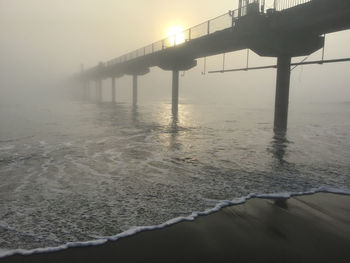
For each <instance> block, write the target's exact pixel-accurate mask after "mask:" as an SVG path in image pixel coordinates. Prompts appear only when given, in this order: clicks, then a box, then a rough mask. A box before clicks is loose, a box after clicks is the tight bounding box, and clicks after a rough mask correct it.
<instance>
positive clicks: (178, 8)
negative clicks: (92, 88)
mask: <svg viewBox="0 0 350 263" xmlns="http://www.w3.org/2000/svg"><path fill="white" fill-rule="evenodd" d="M235 6H236V1H235V0H220V1H213V0H191V1H188V0H186V1H185V0H177V1H168V0H128V1H119V0H0V33H1V41H0V57H1V60H0V84H1V89H2V90H12V89H15V88H18V87H19V86H23V85H24V83H29V81H30V80H35V81H37V83H46V82H45V81H46V80H49V79H54V78H56V77H57V76H64V75H68V74H70V73H75V72H76V71H78V70H79V67H80V63H84V64H85V65H86V67H89V66H93V65H96V63H97V62H98V61H101V60H102V61H105V60H109V59H111V58H113V57H117V56H119V55H121V54H123V53H126V52H128V51H132V50H133V49H137V48H140V47H142V46H144V45H147V44H150V43H152V42H154V41H156V40H159V39H161V38H163V37H164V36H165V35H166V31H167V29H168V28H169V27H170V26H172V25H180V26H182V27H185V28H186V27H190V26H193V25H196V24H198V23H200V22H203V21H205V20H208V19H210V18H213V17H215V16H217V15H220V14H223V13H225V12H227V11H228V10H230V9H233V8H235ZM349 46H350V33H349V31H344V32H341V33H337V34H334V35H332V36H329V37H328V42H327V49H326V56H327V58H334V57H345V56H347V57H350V48H349ZM319 57H320V54H319V52H318V53H317V54H315V55H314V58H319ZM271 62H272V63H273V62H274V60H271V59H265V58H258V57H256V56H252V60H251V64H254V65H262V64H270V63H271ZM202 63H203V61H202V60H199V66H198V67H197V68H196V69H193V70H191V71H190V72H187V74H186V77H184V78H182V80H181V81H182V91H181V92H182V93H181V94H182V95H184V94H188V96H191V94H192V95H193V94H196V93H197V92H198V91H199V90H202V91H203V90H204V91H207V93H206V92H201V93H202V96H205V95H208V97H210V96H211V95H212V93H213V94H217V93H220V94H222V95H220V96H221V97H222V98H223V99H227V97H228V96H227V93H229V94H231V95H232V97H234V98H236V99H237V98H239V99H241V100H242V99H243V101H244V100H247V99H248V96H249V95H251V94H257V96H256V100H255V101H259V100H260V99H261V97H262V96H261V95H262V94H266V95H265V96H263V100H264V99H265V100H266V101H267V103H270V101H271V100H272V99H273V96H274V83H275V72H274V70H267V71H260V72H243V73H236V74H224V75H222V74H219V75H211V76H205V77H203V76H201V74H200V72H201V71H202V66H201V64H202ZM220 64H221V57H220V56H218V57H214V58H210V59H208V68H209V69H217V68H218V67H220ZM244 64H245V61H244V52H237V53H234V54H230V55H228V56H227V67H241V66H243V65H244ZM349 72H350V65H349V63H343V64H338V65H329V66H322V67H320V66H310V67H303V68H302V67H300V68H298V69H296V70H295V71H294V72H293V77H292V85H294V86H295V87H294V88H293V90H292V93H291V94H292V96H294V97H295V98H297V99H298V100H299V99H300V100H305V101H306V102H307V101H308V100H310V101H323V100H331V101H333V100H335V101H337V100H350V88H349V81H350V77H349V76H350V74H349ZM169 74H170V73H169V72H162V71H161V70H159V69H153V70H152V72H151V74H149V75H148V76H146V77H144V85H147V86H152V85H153V86H155V89H154V90H155V91H156V90H160V89H161V88H160V87H163V86H164V85H169V87H170V79H169V77H170V75H169ZM203 78H207V79H206V80H203ZM128 81H129V79H128V77H125V78H123V79H122V80H120V82H121V83H123V85H125V86H127V85H128V83H129V82H128ZM219 82H220V84H221V86H222V89H220V90H219V91H217V89H218V85H217V83H219ZM140 85H142V84H140ZM157 85H158V89H157ZM213 86H215V89H214V88H213ZM127 88H129V87H127ZM169 89H170V88H169ZM166 92H168V89H166ZM149 93H152V92H151V88H148V92H147V94H148V95H149ZM140 94H141V95H140V96H142V94H143V93H142V91H141V93H140ZM147 94H146V92H144V96H147ZM166 94H168V93H166ZM193 96H194V95H193ZM240 96H241V97H240Z"/></svg>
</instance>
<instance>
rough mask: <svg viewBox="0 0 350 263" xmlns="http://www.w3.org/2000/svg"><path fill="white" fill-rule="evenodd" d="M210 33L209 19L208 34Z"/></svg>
mask: <svg viewBox="0 0 350 263" xmlns="http://www.w3.org/2000/svg"><path fill="white" fill-rule="evenodd" d="M209 34H210V20H209V21H208V35H209Z"/></svg>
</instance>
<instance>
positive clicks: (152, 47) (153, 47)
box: [152, 43, 154, 53]
mask: <svg viewBox="0 0 350 263" xmlns="http://www.w3.org/2000/svg"><path fill="white" fill-rule="evenodd" d="M152 53H154V43H152Z"/></svg>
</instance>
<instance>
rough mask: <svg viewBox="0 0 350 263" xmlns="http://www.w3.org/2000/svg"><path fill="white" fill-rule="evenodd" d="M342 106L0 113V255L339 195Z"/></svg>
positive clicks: (49, 108)
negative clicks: (263, 204)
mask: <svg viewBox="0 0 350 263" xmlns="http://www.w3.org/2000/svg"><path fill="white" fill-rule="evenodd" d="M349 116H350V104H349V103H329V104H326V103H319V104H310V105H302V106H293V107H292V108H291V111H290V116H289V130H288V134H287V137H286V138H276V137H274V134H273V132H272V126H273V124H272V121H273V108H272V107H271V108H266V107H258V106H257V107H255V108H254V107H246V108H244V107H241V106H237V105H236V106H235V105H232V104H221V103H209V102H208V103H207V102H205V101H203V102H202V103H195V102H191V101H184V100H183V101H182V103H181V104H180V105H179V115H178V116H177V117H173V116H171V104H169V100H163V101H162V100H159V101H153V102H152V103H151V102H150V103H142V102H141V104H140V105H139V106H138V107H136V108H133V107H132V106H131V105H130V103H116V104H113V103H111V102H103V103H94V102H91V101H80V100H73V99H71V100H68V101H67V100H49V101H42V102H40V103H39V102H37V101H35V102H34V101H27V102H26V103H14V102H10V103H6V102H2V103H1V105H0V123H1V126H0V250H11V249H18V248H21V249H34V248H38V247H48V246H58V245H61V244H65V243H67V242H76V241H86V240H93V239H99V238H101V237H104V236H112V235H115V234H118V233H121V232H123V231H126V230H128V229H130V228H132V227H134V226H146V225H156V224H160V223H163V222H165V221H167V220H169V219H172V218H176V217H179V216H186V215H189V214H191V213H192V212H193V211H205V210H206V209H209V208H212V207H214V206H215V205H216V204H217V203H219V202H221V201H223V200H232V199H235V198H239V197H243V196H246V195H248V194H250V193H261V194H262V193H264V194H265V193H282V192H304V191H311V190H313V189H316V188H319V187H329V188H335V189H339V190H348V189H350V179H349V174H350V164H349V160H350V122H349Z"/></svg>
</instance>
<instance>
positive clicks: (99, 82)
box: [96, 79, 102, 102]
mask: <svg viewBox="0 0 350 263" xmlns="http://www.w3.org/2000/svg"><path fill="white" fill-rule="evenodd" d="M96 100H97V101H98V102H101V101H102V79H98V80H96Z"/></svg>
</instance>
